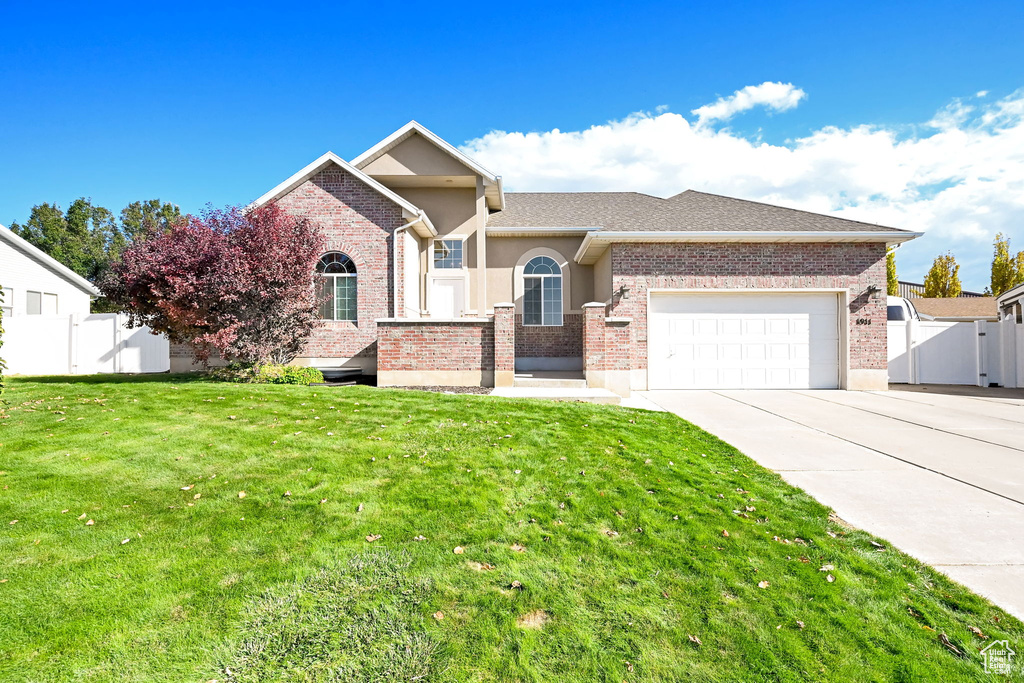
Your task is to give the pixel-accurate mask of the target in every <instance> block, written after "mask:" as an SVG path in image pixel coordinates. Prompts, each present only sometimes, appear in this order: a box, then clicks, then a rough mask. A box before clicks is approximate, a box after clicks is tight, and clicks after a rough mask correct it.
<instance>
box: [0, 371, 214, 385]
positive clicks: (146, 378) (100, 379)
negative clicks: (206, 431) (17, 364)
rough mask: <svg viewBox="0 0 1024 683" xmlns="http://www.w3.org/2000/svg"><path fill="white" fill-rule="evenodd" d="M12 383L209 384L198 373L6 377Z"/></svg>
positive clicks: (207, 378) (202, 375)
mask: <svg viewBox="0 0 1024 683" xmlns="http://www.w3.org/2000/svg"><path fill="white" fill-rule="evenodd" d="M7 379H8V380H10V381H11V382H12V383H20V382H26V383H27V382H32V383H34V384H151V383H158V384H184V383H186V382H209V381H212V380H211V379H210V377H208V376H207V375H204V374H203V373H200V372H186V373H174V374H171V373H167V372H163V373H147V374H138V375H132V374H96V375H8V376H7Z"/></svg>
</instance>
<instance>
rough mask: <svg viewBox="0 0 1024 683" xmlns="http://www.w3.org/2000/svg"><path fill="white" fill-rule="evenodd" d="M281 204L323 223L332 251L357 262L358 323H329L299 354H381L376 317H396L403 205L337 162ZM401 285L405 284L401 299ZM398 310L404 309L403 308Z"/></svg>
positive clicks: (341, 355)
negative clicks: (396, 236) (396, 238)
mask: <svg viewBox="0 0 1024 683" xmlns="http://www.w3.org/2000/svg"><path fill="white" fill-rule="evenodd" d="M278 204H279V205H280V206H281V207H282V208H283V209H285V210H286V211H288V212H290V213H293V214H299V215H305V216H307V217H308V218H310V220H313V221H315V222H317V223H319V224H320V225H322V226H323V228H324V233H325V235H326V238H327V251H341V252H344V253H345V254H348V256H349V257H350V258H351V259H352V260H353V261H354V262H355V264H356V272H357V283H358V284H357V303H356V306H357V318H358V319H357V320H356V322H354V323H353V322H348V321H324V323H323V325H322V326H321V327H320V328H319V329H317V330H316V331H315V332H314V333H313V334H312V335H310V338H309V340H308V341H307V343H306V345H305V347H304V348H303V350H302V352H301V353H300V356H302V357H307V358H309V357H314V358H350V357H353V358H356V357H372V356H374V355H376V353H377V348H376V341H377V324H376V322H375V321H376V320H377V319H378V318H387V317H389V316H391V315H392V296H393V292H392V290H393V288H394V258H393V257H392V251H391V250H392V248H393V239H392V235H393V233H394V231H395V229H396V228H398V227H399V226H401V225H403V224H404V221H403V220H402V209H401V207H399V206H398V205H397V204H395V203H394V202H392V201H391V200H389V199H387V198H386V197H384V196H383V195H381V194H380V193H379V192H377V191H375V190H373V189H371V188H370V187H369V186H367V185H366V184H364V183H363V182H362V181H360V180H358V179H356V178H355V177H353V176H352V175H351V174H349V173H348V172H347V171H344V170H342V169H341V168H338V167H334V166H332V167H331V168H329V169H326V170H324V171H321V172H320V173H318V174H316V175H315V176H313V177H312V178H311V179H309V180H308V181H306V182H305V183H303V184H302V185H300V186H299V187H297V188H295V189H294V190H292V191H291V192H289V193H288V194H287V195H285V196H284V197H282V198H281V199H280V200H278ZM399 249H401V246H399ZM399 257H401V253H399ZM399 280H401V278H399ZM401 288H402V283H401V282H400V283H399V291H398V296H399V300H400V297H401V296H402V290H401ZM399 310H402V308H401V306H399Z"/></svg>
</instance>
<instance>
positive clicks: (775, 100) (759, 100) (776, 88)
mask: <svg viewBox="0 0 1024 683" xmlns="http://www.w3.org/2000/svg"><path fill="white" fill-rule="evenodd" d="M805 97H807V93H805V92H804V91H803V90H801V89H800V88H797V87H796V86H794V85H793V84H792V83H773V82H771V81H765V82H764V83H762V84H761V85H748V86H747V87H745V88H743V89H741V90H737V91H736V92H734V93H733V94H732V95H730V96H729V97H719V98H718V101H717V102H713V103H712V104H705V105H704V106H703V107H697V108H696V109H694V110H693V111H692V112H690V113H691V114H693V115H694V116H696V117H697V123H698V125H700V124H705V123H711V122H712V121H728V120H729V119H731V118H732V117H733V116H735V115H736V114H739V113H740V112H744V111H747V110H749V109H753V108H754V107H759V106H760V107H766V108H768V109H773V110H775V111H786V110H787V109H792V108H793V107H795V106H796V105H797V104H799V103H800V100H802V99H803V98H805Z"/></svg>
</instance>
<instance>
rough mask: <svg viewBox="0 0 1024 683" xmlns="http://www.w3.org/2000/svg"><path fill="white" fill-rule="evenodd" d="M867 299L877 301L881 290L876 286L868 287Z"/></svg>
mask: <svg viewBox="0 0 1024 683" xmlns="http://www.w3.org/2000/svg"><path fill="white" fill-rule="evenodd" d="M868 298H869V299H873V300H878V299H881V298H882V288H881V287H879V286H878V285H868Z"/></svg>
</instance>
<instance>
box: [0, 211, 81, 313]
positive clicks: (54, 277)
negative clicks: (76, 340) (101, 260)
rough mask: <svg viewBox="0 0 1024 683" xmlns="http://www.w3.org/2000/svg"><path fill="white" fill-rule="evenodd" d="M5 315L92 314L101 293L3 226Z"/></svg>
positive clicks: (0, 273)
mask: <svg viewBox="0 0 1024 683" xmlns="http://www.w3.org/2000/svg"><path fill="white" fill-rule="evenodd" d="M0 288H2V289H3V296H4V298H3V303H2V304H0V306H2V307H3V313H4V317H5V318H8V317H15V316H22V315H67V314H69V313H81V314H83V315H86V314H88V313H89V302H90V301H92V299H94V298H95V297H98V296H100V292H99V290H98V289H96V287H94V286H93V285H92V283H91V282H89V281H88V280H86V279H85V278H84V277H82V276H81V275H79V274H78V273H76V272H74V271H73V270H71V269H70V268H68V267H67V266H65V265H63V264H62V263H60V262H59V261H57V260H56V259H54V258H53V257H51V256H49V255H47V254H46V253H45V252H43V251H41V250H40V249H38V248H37V247H35V246H33V245H31V244H29V243H28V242H26V241H25V240H24V239H23V238H21V237H19V236H18V235H15V234H14V233H13V232H11V231H10V230H9V229H7V228H5V227H3V226H2V225H0Z"/></svg>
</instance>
